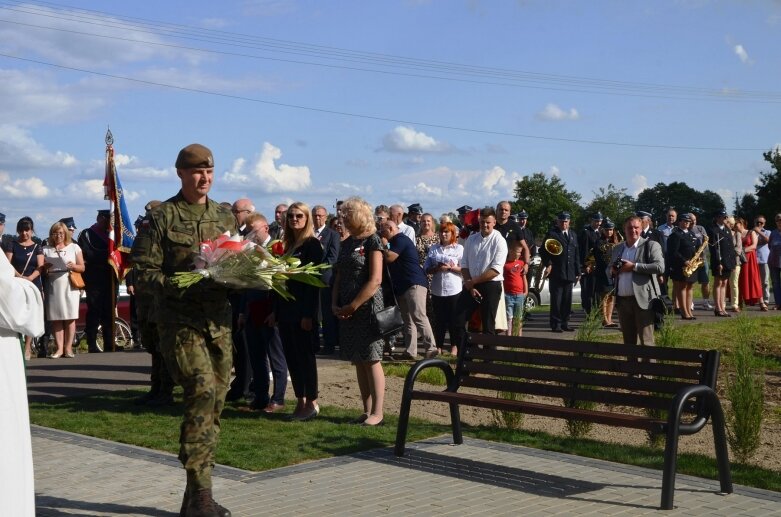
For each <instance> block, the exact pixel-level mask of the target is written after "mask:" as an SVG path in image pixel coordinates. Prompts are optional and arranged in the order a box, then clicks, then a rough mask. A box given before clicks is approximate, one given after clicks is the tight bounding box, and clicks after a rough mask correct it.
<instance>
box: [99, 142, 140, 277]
mask: <svg viewBox="0 0 781 517" xmlns="http://www.w3.org/2000/svg"><path fill="white" fill-rule="evenodd" d="M113 142H114V139H113V137H112V136H111V132H110V131H109V132H108V134H107V136H106V177H105V178H104V180H103V187H104V189H105V194H106V199H107V200H108V201H109V202H110V209H111V229H110V230H109V263H110V264H111V266H112V267H113V268H114V271H116V273H117V277H118V278H120V279H121V278H123V277H124V276H125V268H126V266H127V263H128V258H127V257H126V256H125V255H126V254H128V253H130V250H131V248H132V247H133V240H134V239H135V237H136V232H135V229H134V227H133V222H132V220H131V219H130V214H129V213H128V210H127V203H125V194H124V191H123V190H122V182H120V180H119V174H118V173H117V167H116V165H115V164H114V147H113V145H112V144H113Z"/></svg>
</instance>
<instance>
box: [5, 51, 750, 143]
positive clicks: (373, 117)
mask: <svg viewBox="0 0 781 517" xmlns="http://www.w3.org/2000/svg"><path fill="white" fill-rule="evenodd" d="M0 57H6V58H8V59H16V60H19V61H26V62H28V63H35V64H38V65H44V66H50V67H54V68H59V69H62V70H70V71H73V72H81V73H86V74H91V75H97V76H101V77H108V78H111V79H119V80H124V81H130V82H135V83H139V84H144V85H148V86H158V87H163V88H169V89H173V90H180V91H186V92H191V93H199V94H204V95H211V96H215V97H222V98H226V99H235V100H241V101H246V102H254V103H258V104H266V105H269V106H278V107H282V108H291V109H297V110H304V111H312V112H316V113H326V114H329V115H338V116H343V117H352V118H360V119H366V120H376V121H381V122H392V123H395V124H407V125H411V126H422V127H431V128H436V129H446V130H451V131H461V132H468V133H478V134H486V135H495V136H506V137H515V138H527V139H534V140H547V141H554V142H568V143H578V144H592V145H608V146H620V147H638V148H651V149H677V150H690V151H750V152H761V151H765V149H757V148H741V147H699V146H683V145H663V144H641V143H629V142H615V141H608V140H587V139H577V138H560V137H549V136H540V135H529V134H523V133H512V132H506V131H496V130H490V129H477V128H467V127H459V126H449V125H445V124H436V123H430V122H422V121H415V120H405V119H396V118H390V117H382V116H378V115H368V114H362V113H351V112H347V111H338V110H331V109H326V108H317V107H313V106H303V105H299V104H289V103H283V102H275V101H269V100H264V99H257V98H252V97H244V96H241V95H233V94H227V93H221V92H213V91H208V90H201V89H198V88H189V87H186V86H179V85H174V84H165V83H158V82H155V81H149V80H145V79H137V78H134V77H127V76H122V75H116V74H109V73H106V72H98V71H95V70H88V69H85V68H77V67H71V66H65V65H59V64H56V63H49V62H46V61H40V60H37V59H29V58H24V57H19V56H14V55H11V54H5V53H0Z"/></svg>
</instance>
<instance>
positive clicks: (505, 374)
mask: <svg viewBox="0 0 781 517" xmlns="http://www.w3.org/2000/svg"><path fill="white" fill-rule="evenodd" d="M464 370H465V371H466V373H468V374H469V375H475V374H477V375H494V376H497V377H501V378H502V379H503V380H509V379H520V380H527V381H531V380H534V381H547V382H558V383H562V384H580V385H587V386H599V387H605V388H618V389H626V390H632V391H636V390H643V391H647V392H651V393H658V394H662V393H664V394H667V395H670V396H672V395H675V394H676V393H677V392H678V390H680V389H681V388H684V387H686V386H689V385H690V384H691V383H688V382H678V381H671V380H664V379H644V378H639V379H638V378H634V377H629V376H627V375H625V374H619V375H617V374H610V373H607V374H604V373H602V372H592V371H586V370H581V371H577V370H571V369H560V368H545V367H539V366H519V365H516V364H504V363H484V362H470V363H468V364H466V365H465V366H464ZM668 400H669V399H668Z"/></svg>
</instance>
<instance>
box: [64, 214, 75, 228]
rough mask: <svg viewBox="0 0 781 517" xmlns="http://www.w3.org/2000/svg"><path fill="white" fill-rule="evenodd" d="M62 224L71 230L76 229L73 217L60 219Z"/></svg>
mask: <svg viewBox="0 0 781 517" xmlns="http://www.w3.org/2000/svg"><path fill="white" fill-rule="evenodd" d="M60 222H61V223H62V224H64V225H65V226H66V227H67V228H68V229H69V230H75V229H76V222H75V221H74V220H73V217H63V218H62V219H60Z"/></svg>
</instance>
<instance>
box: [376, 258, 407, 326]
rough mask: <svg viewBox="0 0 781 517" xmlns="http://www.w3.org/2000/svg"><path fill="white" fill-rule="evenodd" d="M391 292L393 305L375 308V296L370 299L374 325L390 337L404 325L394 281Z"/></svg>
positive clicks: (386, 267) (388, 270)
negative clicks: (380, 308)
mask: <svg viewBox="0 0 781 517" xmlns="http://www.w3.org/2000/svg"><path fill="white" fill-rule="evenodd" d="M385 270H386V271H387V272H388V278H389V279H390V269H388V266H387V265H386V266H385ZM391 294H393V305H391V306H389V307H385V308H384V309H382V310H379V311H377V310H375V309H374V300H373V298H372V299H370V300H369V303H371V304H372V305H371V307H372V326H373V327H374V329H375V330H376V331H377V332H378V333H379V334H380V335H381V336H382V337H389V336H392V335H394V334H396V333H398V332H399V331H400V330H401V329H402V327H403V326H404V320H403V319H402V318H401V309H399V304H398V302H397V301H396V292H395V291H394V290H393V283H392V282H391Z"/></svg>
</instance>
